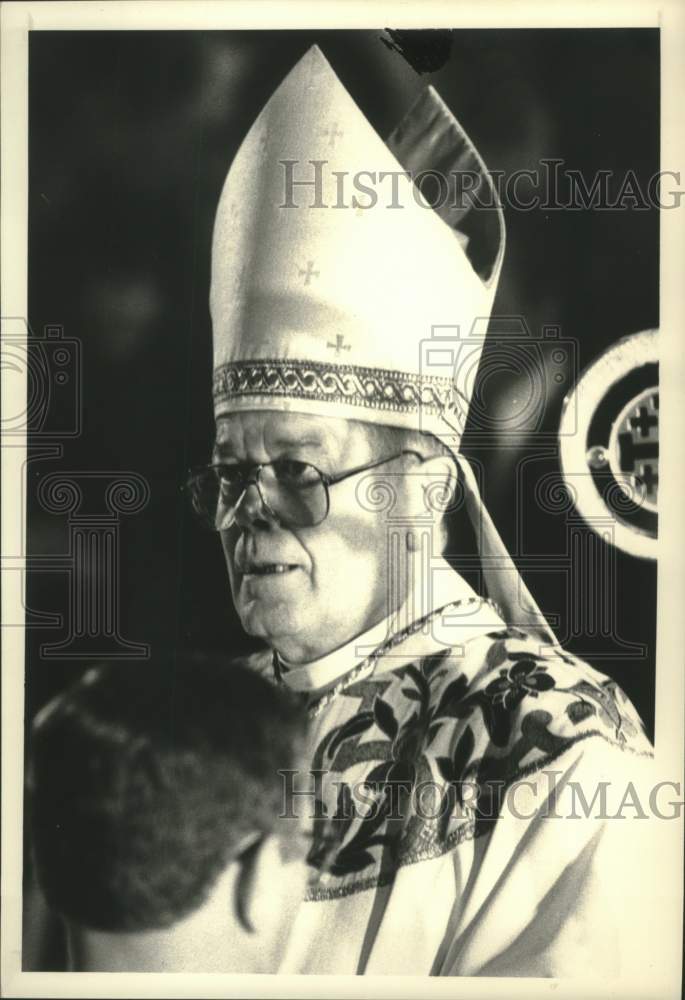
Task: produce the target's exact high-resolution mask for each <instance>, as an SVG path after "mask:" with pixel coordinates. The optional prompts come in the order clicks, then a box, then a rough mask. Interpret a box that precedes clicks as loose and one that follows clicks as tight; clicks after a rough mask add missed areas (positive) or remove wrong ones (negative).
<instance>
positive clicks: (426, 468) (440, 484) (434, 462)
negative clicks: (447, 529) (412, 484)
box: [415, 455, 459, 521]
mask: <svg viewBox="0 0 685 1000" xmlns="http://www.w3.org/2000/svg"><path fill="white" fill-rule="evenodd" d="M417 471H419V472H420V477H419V481H420V483H421V498H420V503H421V509H420V511H419V510H418V509H417V510H416V512H415V513H417V514H419V513H420V514H423V515H424V516H425V515H426V514H431V515H432V516H433V518H434V520H436V521H439V520H440V518H441V517H442V515H443V514H444V512H445V511H446V510H448V509H449V508H450V507H451V505H452V504H453V503H454V500H455V496H456V492H457V488H458V484H459V470H458V468H457V463H456V461H455V460H454V459H453V458H451V457H450V456H449V455H435V456H434V457H433V458H427V459H425V461H424V462H423V463H422V464H421V465H420V466H419V467H418V470H417Z"/></svg>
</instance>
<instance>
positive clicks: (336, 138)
mask: <svg viewBox="0 0 685 1000" xmlns="http://www.w3.org/2000/svg"><path fill="white" fill-rule="evenodd" d="M422 181H423V182H424V185H425V184H426V183H430V184H431V186H432V197H430V198H429V197H428V194H427V193H426V192H425V187H423V186H422V184H421V182H422ZM503 253H504V221H503V216H502V211H501V207H500V205H499V201H498V198H497V194H496V192H495V190H494V186H493V184H492V180H491V178H490V175H489V174H488V171H487V169H486V167H485V165H484V163H483V161H482V159H481V157H480V155H479V154H478V152H477V151H476V149H475V147H474V145H473V143H472V142H471V140H470V139H469V138H468V136H467V135H466V133H465V132H464V130H463V129H462V127H461V126H460V124H459V123H458V121H457V120H456V118H455V117H454V115H453V114H452V113H451V111H450V110H449V108H448V107H447V106H446V104H445V103H444V101H443V100H442V99H441V98H440V96H439V95H438V94H437V92H436V91H435V90H434V89H433V88H432V87H428V88H426V89H425V90H424V91H423V92H422V93H421V94H420V95H419V97H418V99H417V100H416V101H415V103H414V105H413V106H412V107H411V108H410V110H409V111H408V113H407V114H406V116H405V117H404V119H403V120H402V121H401V122H400V124H399V125H398V126H397V128H396V129H395V130H394V131H393V133H392V134H391V135H390V136H389V137H388V139H387V140H386V141H383V140H382V139H381V138H380V137H379V135H378V134H377V133H376V132H375V130H374V129H373V128H372V126H371V125H370V123H369V122H368V121H367V119H366V118H365V116H364V115H363V114H362V112H361V111H360V109H359V108H358V107H357V105H356V104H355V102H354V101H353V99H352V98H351V96H350V95H349V94H348V92H347V91H346V90H345V88H344V87H343V85H342V84H341V82H340V80H339V79H338V78H337V76H336V75H335V73H334V72H333V70H332V68H331V66H330V65H329V63H328V62H327V60H326V59H325V58H324V56H323V54H322V52H321V51H320V49H319V48H318V47H317V46H316V45H314V46H313V47H312V48H310V49H309V51H308V52H306V53H305V55H304V56H303V57H302V58H301V59H300V61H299V62H298V63H297V65H296V66H295V67H294V68H293V69H292V70H291V72H290V73H289V74H288V76H287V77H286V78H285V80H284V81H283V82H282V83H281V84H280V86H279V87H278V88H277V90H276V91H275V93H274V94H273V95H272V96H271V98H270V99H269V101H268V102H267V104H266V106H265V107H264V108H263V110H262V111H261V113H260V114H259V115H258V117H257V119H256V120H255V122H254V124H253V125H252V127H251V128H250V130H249V132H248V134H247V136H246V137H245V139H244V141H243V142H242V144H241V146H240V148H239V150H238V152H237V154H236V156H235V159H234V160H233V163H232V164H231V167H230V169H229V172H228V175H227V177H226V181H225V183H224V186H223V190H222V192H221V197H220V200H219V205H218V209H217V213H216V220H215V226H214V235H213V242H212V275H211V293H210V308H211V315H212V326H213V336H214V382H213V388H214V412H215V416H216V417H217V419H219V418H220V417H222V416H224V415H226V414H230V413H235V412H238V411H241V410H282V411H292V412H299V413H308V414H318V415H321V416H335V417H343V418H346V419H353V420H361V421H368V422H370V423H373V424H386V425H390V426H395V427H405V428H409V429H415V430H421V431H424V432H428V433H432V434H434V435H435V436H436V437H439V438H440V439H441V440H443V441H445V442H446V443H447V444H448V445H449V446H450V447H451V448H452V450H453V452H454V453H455V455H456V457H457V460H458V461H459V463H460V465H461V467H462V474H463V484H464V491H465V497H466V505H467V510H468V512H469V516H470V519H471V521H472V523H473V526H474V530H475V532H476V536H477V539H478V545H479V551H480V555H481V564H482V571H483V577H484V579H485V583H486V586H487V589H488V593H489V595H490V597H491V598H492V599H493V600H494V601H495V602H496V603H497V604H498V606H499V607H500V610H501V612H502V614H503V616H504V617H505V619H506V621H507V623H509V624H518V625H526V626H527V627H529V629H531V630H537V632H538V634H539V635H540V637H541V639H542V640H543V641H545V642H549V641H552V642H554V641H555V640H554V637H553V635H552V633H551V632H550V630H549V627H548V625H547V623H546V621H545V619H544V616H543V615H542V614H541V613H540V611H539V609H538V608H537V605H536V604H535V601H534V600H533V598H532V596H531V595H530V593H529V591H528V590H527V588H526V587H525V584H524V583H523V581H522V580H521V578H520V577H519V574H518V572H517V570H516V567H515V566H514V564H513V562H512V560H511V558H510V556H509V555H508V553H507V550H506V547H505V546H504V544H503V542H502V540H501V538H500V537H499V534H498V532H497V530H496V528H495V525H494V524H493V522H492V519H491V518H490V516H489V514H488V512H487V510H486V509H485V506H484V505H483V503H482V501H481V498H480V493H479V490H478V486H477V483H476V480H475V477H474V474H473V471H472V469H471V468H470V466H469V464H468V462H467V461H466V460H465V459H464V457H463V456H462V455H461V454H460V453H459V441H460V438H461V434H462V433H463V430H464V426H465V424H466V420H467V416H468V406H469V401H470V399H471V396H472V393H473V388H474V379H475V376H476V371H477V368H478V361H479V358H480V354H481V351H482V348H483V345H484V342H485V332H486V328H487V322H488V318H489V316H490V312H491V309H492V304H493V299H494V296H495V291H496V288H497V281H498V278H499V272H500V268H501V264H502V257H503Z"/></svg>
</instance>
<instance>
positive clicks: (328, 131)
mask: <svg viewBox="0 0 685 1000" xmlns="http://www.w3.org/2000/svg"><path fill="white" fill-rule="evenodd" d="M344 134H345V133H344V132H341V131H340V130H339V129H338V123H337V122H333V127H332V128H325V129H324V130H323V132H322V133H321V135H327V136H328V145H329V146H335V140H336V139H342V137H343V136H344Z"/></svg>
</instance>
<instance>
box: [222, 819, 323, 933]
mask: <svg viewBox="0 0 685 1000" xmlns="http://www.w3.org/2000/svg"><path fill="white" fill-rule="evenodd" d="M235 864H237V865H239V870H238V872H237V874H236V880H235V906H236V913H237V916H238V920H239V921H240V924H241V926H242V927H243V929H244V930H245V931H247V932H248V933H250V934H264V933H265V932H269V931H270V930H271V929H272V927H273V926H274V925H275V924H277V922H278V921H279V920H280V919H282V912H281V911H282V906H281V904H282V903H285V900H284V899H283V897H284V896H285V895H290V894H292V893H295V894H297V895H298V899H297V902H299V899H300V898H301V897H300V893H301V891H302V890H303V888H304V880H303V877H302V874H303V873H304V872H305V871H306V869H305V865H304V859H303V858H302V857H301V856H298V857H297V858H293V859H289V858H287V857H284V856H283V852H282V851H281V847H280V844H279V842H278V838H277V837H276V836H274V835H270V836H257V838H256V839H254V840H253V841H251V842H250V843H249V844H248V846H247V847H246V848H245V849H244V850H243V851H242V853H241V854H240V856H239V857H238V858H236V861H235ZM291 875H292V876H293V877H292V878H291ZM290 902H292V900H290Z"/></svg>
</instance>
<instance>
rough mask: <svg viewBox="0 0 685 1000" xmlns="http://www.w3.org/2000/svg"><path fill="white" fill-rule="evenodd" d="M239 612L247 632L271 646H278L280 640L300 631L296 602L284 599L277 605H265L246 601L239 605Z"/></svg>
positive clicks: (254, 601)
mask: <svg viewBox="0 0 685 1000" xmlns="http://www.w3.org/2000/svg"><path fill="white" fill-rule="evenodd" d="M238 614H239V616H240V621H241V624H242V626H243V628H244V630H245V631H246V632H247V634H248V635H253V636H255V638H257V639H264V640H265V641H266V642H268V643H269V645H270V646H274V647H276V646H278V644H279V640H287V639H288V638H290V637H291V636H295V635H297V633H298V632H299V631H300V627H299V626H300V623H299V616H298V613H297V607H296V604H295V602H292V603H291V602H286V601H284V602H282V603H279V604H278V605H276V606H271V607H264V605H263V604H262V602H260V601H256V600H251V601H246V602H245V603H244V605H241V607H239V609H238Z"/></svg>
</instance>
